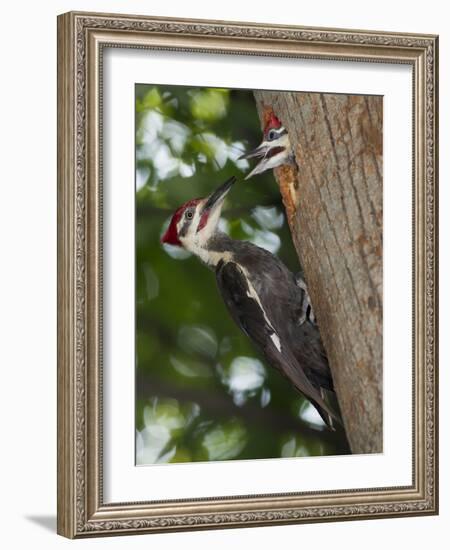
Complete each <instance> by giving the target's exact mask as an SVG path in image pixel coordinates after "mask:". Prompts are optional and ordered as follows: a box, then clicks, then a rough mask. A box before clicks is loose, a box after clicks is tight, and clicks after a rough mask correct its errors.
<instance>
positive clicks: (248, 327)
mask: <svg viewBox="0 0 450 550" xmlns="http://www.w3.org/2000/svg"><path fill="white" fill-rule="evenodd" d="M216 278H217V284H218V287H219V290H220V293H221V295H222V298H223V300H224V302H225V304H226V306H227V308H228V310H229V312H230V314H231V316H232V318H233V319H234V321H235V322H236V323H237V325H238V326H239V327H240V328H241V329H242V330H243V331H244V332H245V333H246V334H247V336H249V338H250V339H251V340H252V341H253V342H254V343H255V344H256V345H257V346H258V347H259V348H260V350H261V351H262V352H263V353H264V355H265V356H266V358H267V360H268V362H269V363H270V364H271V365H272V366H273V367H276V368H277V369H278V370H280V371H281V372H282V373H283V374H284V375H285V376H286V377H287V378H288V379H289V380H290V381H291V383H292V384H294V386H295V387H296V388H297V389H298V390H299V391H300V392H301V393H303V394H304V395H305V397H307V399H309V400H310V401H311V403H312V404H313V405H314V406H315V407H316V409H317V411H318V412H319V414H320V416H321V417H322V418H323V420H324V422H325V423H326V424H327V425H328V426H330V418H329V417H330V416H331V417H332V418H334V419H336V420H337V418H336V415H335V413H334V412H333V411H332V410H331V409H330V408H329V407H328V405H327V404H326V403H325V401H324V400H323V398H322V396H321V394H320V391H319V389H318V388H315V387H314V385H313V384H312V383H311V381H310V380H309V379H308V377H307V375H306V374H305V372H304V370H303V368H302V366H301V365H300V364H299V362H298V361H297V359H296V357H295V355H294V350H292V349H291V346H290V345H289V342H288V341H287V339H286V338H285V337H284V335H283V334H280V332H281V331H277V330H276V328H275V326H276V325H274V324H273V322H272V321H271V319H270V318H269V317H268V314H267V312H266V311H265V309H264V306H263V304H262V301H261V298H260V296H259V295H258V293H257V291H256V289H255V287H254V285H253V284H252V282H251V280H250V279H249V277H248V274H247V271H246V269H245V267H243V266H242V265H240V264H238V263H236V262H233V261H230V262H227V263H224V262H220V263H219V265H218V266H217V269H216ZM266 292H267V290H266ZM330 427H331V426H330Z"/></svg>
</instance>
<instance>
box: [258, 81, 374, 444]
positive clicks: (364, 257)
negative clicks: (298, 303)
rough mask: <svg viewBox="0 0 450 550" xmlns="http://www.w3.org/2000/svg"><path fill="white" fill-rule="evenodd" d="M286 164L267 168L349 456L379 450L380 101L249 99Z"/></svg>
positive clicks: (267, 95) (268, 95)
mask: <svg viewBox="0 0 450 550" xmlns="http://www.w3.org/2000/svg"><path fill="white" fill-rule="evenodd" d="M255 97H256V102H257V106H258V111H259V114H260V118H261V120H262V121H263V120H264V118H265V117H267V113H268V111H270V110H271V109H273V111H274V112H275V114H276V115H277V116H278V117H279V119H280V120H281V121H282V123H283V125H284V126H285V127H286V129H287V130H288V133H289V138H290V141H291V145H292V146H293V150H294V153H295V159H296V164H294V165H293V166H282V167H279V168H277V169H275V176H276V179H277V181H278V184H279V187H280V191H281V194H282V196H283V202H284V205H285V208H286V213H287V216H288V220H289V224H290V228H291V233H292V236H293V241H294V244H295V247H296V250H297V252H298V255H299V260H300V262H301V265H302V267H303V270H304V273H305V277H306V281H307V284H308V287H309V291H310V294H311V300H312V303H313V307H314V310H315V313H316V316H317V318H318V323H319V328H320V331H321V335H322V339H323V341H324V345H325V348H326V350H327V353H328V357H329V361H330V367H331V371H332V375H333V380H334V383H335V387H336V393H337V397H338V401H339V405H340V408H341V413H342V417H343V420H344V425H345V429H346V432H347V436H348V439H349V442H350V446H351V449H352V451H353V452H354V453H373V452H381V451H382V440H383V437H382V436H383V432H382V359H383V346H382V221H383V199H382V143H383V140H382V120H383V118H382V98H381V97H371V96H354V95H332V94H319V93H290V92H289V93H277V92H256V93H255Z"/></svg>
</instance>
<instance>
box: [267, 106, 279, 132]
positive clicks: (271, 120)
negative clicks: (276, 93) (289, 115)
mask: <svg viewBox="0 0 450 550" xmlns="http://www.w3.org/2000/svg"><path fill="white" fill-rule="evenodd" d="M281 126H282V124H281V121H280V119H279V118H278V117H276V116H275V113H274V112H273V111H271V113H270V115H269V116H267V118H266V125H265V126H264V133H265V134H267V132H269V131H270V130H272V129H275V130H278V128H281Z"/></svg>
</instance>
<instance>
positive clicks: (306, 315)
mask: <svg viewBox="0 0 450 550" xmlns="http://www.w3.org/2000/svg"><path fill="white" fill-rule="evenodd" d="M295 283H296V285H297V286H298V287H299V288H301V289H302V291H303V297H302V298H303V299H302V306H301V314H300V317H299V318H298V321H297V322H298V324H299V326H301V325H303V323H304V322H305V321H306V320H308V321H310V322H311V323H313V324H314V325H315V324H316V316H315V315H314V310H313V307H312V304H311V298H310V297H309V293H308V287H307V286H306V282H305V280H304V279H303V277H302V276H301V275H300V273H297V274H296V275H295Z"/></svg>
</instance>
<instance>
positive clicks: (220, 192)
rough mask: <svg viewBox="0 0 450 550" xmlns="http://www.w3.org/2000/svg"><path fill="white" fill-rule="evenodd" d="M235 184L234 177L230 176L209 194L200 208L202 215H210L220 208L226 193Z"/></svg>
mask: <svg viewBox="0 0 450 550" xmlns="http://www.w3.org/2000/svg"><path fill="white" fill-rule="evenodd" d="M235 182H236V177H235V176H232V177H231V178H230V179H228V180H227V181H226V182H225V183H223V184H222V185H221V186H220V187H219V188H218V189H216V190H215V191H214V193H211V195H210V196H209V197H208V198H207V199H206V202H205V204H204V206H203V208H202V215H203V214H204V213H206V212H208V213H211V212H212V211H214V210H216V208H218V207H220V206H222V204H223V201H224V200H225V197H226V196H227V194H228V191H229V190H230V189H231V188H232V187H233V184H234V183H235Z"/></svg>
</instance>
